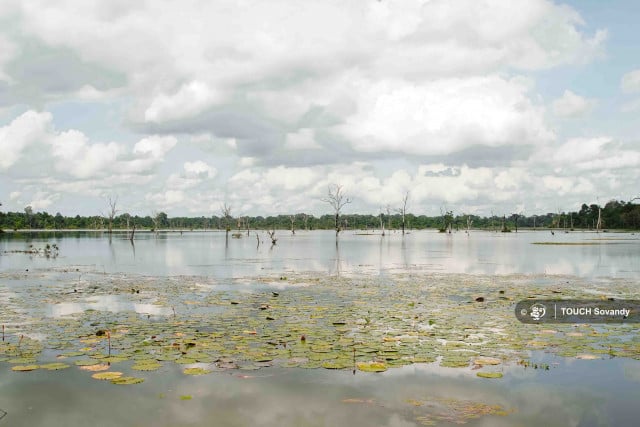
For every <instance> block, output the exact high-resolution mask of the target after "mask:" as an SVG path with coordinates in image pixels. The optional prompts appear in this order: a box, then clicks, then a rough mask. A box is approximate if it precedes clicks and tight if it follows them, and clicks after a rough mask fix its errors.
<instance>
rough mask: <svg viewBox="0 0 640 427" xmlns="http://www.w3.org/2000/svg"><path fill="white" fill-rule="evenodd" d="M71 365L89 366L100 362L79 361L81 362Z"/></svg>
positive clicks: (77, 361)
mask: <svg viewBox="0 0 640 427" xmlns="http://www.w3.org/2000/svg"><path fill="white" fill-rule="evenodd" d="M73 363H74V365H76V366H91V365H97V364H99V363H100V361H99V360H95V359H81V360H76V361H75V362H73Z"/></svg>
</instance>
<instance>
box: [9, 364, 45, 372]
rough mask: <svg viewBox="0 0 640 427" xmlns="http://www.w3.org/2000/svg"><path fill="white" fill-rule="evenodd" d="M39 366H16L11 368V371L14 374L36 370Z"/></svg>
mask: <svg viewBox="0 0 640 427" xmlns="http://www.w3.org/2000/svg"><path fill="white" fill-rule="evenodd" d="M39 367H40V366H38V365H18V366H14V367H12V368H11V370H12V371H16V372H27V371H33V370H36V369H38V368H39Z"/></svg>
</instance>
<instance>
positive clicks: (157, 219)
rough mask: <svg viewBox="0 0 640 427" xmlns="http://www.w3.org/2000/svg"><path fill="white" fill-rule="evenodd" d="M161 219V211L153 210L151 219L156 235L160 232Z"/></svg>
mask: <svg viewBox="0 0 640 427" xmlns="http://www.w3.org/2000/svg"><path fill="white" fill-rule="evenodd" d="M161 220H162V217H161V212H157V211H154V212H153V216H152V217H151V221H153V231H155V233H156V236H157V235H158V233H159V232H160V225H161Z"/></svg>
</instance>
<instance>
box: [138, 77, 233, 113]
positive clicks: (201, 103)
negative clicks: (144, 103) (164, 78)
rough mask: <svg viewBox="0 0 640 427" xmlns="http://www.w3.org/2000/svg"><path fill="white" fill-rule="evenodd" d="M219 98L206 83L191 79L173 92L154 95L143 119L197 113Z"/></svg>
mask: <svg viewBox="0 0 640 427" xmlns="http://www.w3.org/2000/svg"><path fill="white" fill-rule="evenodd" d="M220 100H221V95H220V94H218V93H216V92H215V91H214V90H212V89H211V88H209V86H208V85H207V84H206V83H203V82H199V81H193V82H191V83H188V84H185V85H183V86H182V87H180V89H179V90H178V92H176V93H175V94H172V95H166V94H164V93H161V94H159V95H158V96H156V97H155V98H154V99H153V100H152V101H151V105H150V106H149V108H147V109H146V111H145V112H144V119H145V120H146V121H148V122H156V123H161V122H165V121H171V120H178V119H182V118H185V117H190V116H193V115H196V114H199V113H201V112H202V111H204V110H205V109H206V108H208V107H211V106H212V105H214V104H216V103H218V102H220Z"/></svg>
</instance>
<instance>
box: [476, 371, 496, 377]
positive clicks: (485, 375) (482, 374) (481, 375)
mask: <svg viewBox="0 0 640 427" xmlns="http://www.w3.org/2000/svg"><path fill="white" fill-rule="evenodd" d="M476 375H477V376H478V377H480V378H502V372H478V373H477V374H476Z"/></svg>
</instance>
